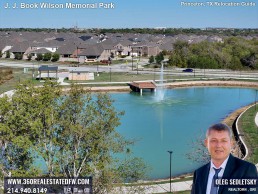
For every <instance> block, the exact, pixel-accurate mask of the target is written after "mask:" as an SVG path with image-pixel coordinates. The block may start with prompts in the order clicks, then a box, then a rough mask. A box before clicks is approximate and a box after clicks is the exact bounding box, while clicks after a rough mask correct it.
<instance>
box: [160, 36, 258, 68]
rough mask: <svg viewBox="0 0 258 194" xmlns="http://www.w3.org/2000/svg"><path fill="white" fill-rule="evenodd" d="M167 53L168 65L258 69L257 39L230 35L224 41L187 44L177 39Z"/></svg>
mask: <svg viewBox="0 0 258 194" xmlns="http://www.w3.org/2000/svg"><path fill="white" fill-rule="evenodd" d="M173 47H174V49H173V51H172V52H171V53H164V51H163V53H164V54H165V55H169V62H168V65H169V66H177V67H188V68H201V69H203V68H205V69H233V70H241V69H258V57H257V56H258V39H255V38H253V39H251V40H246V39H244V38H240V37H230V38H227V39H225V40H224V42H208V41H203V42H200V43H196V44H188V42H185V41H177V42H176V43H174V45H173Z"/></svg>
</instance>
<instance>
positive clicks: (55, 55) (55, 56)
mask: <svg viewBox="0 0 258 194" xmlns="http://www.w3.org/2000/svg"><path fill="white" fill-rule="evenodd" d="M59 58H60V55H59V54H58V53H54V54H53V55H52V59H51V61H52V62H56V61H58V60H59Z"/></svg>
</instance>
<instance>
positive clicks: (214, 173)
mask: <svg viewBox="0 0 258 194" xmlns="http://www.w3.org/2000/svg"><path fill="white" fill-rule="evenodd" d="M205 145H206V147H207V149H208V151H209V153H210V156H211V161H210V162H209V163H208V164H206V165H204V166H202V167H201V168H199V169H197V170H196V171H195V172H194V177H193V185H192V191H191V194H228V193H230V194H238V193H250V194H257V193H258V188H256V186H254V187H252V188H256V191H255V189H254V190H253V191H248V189H246V190H247V191H243V190H245V189H243V190H241V189H239V191H237V189H236V190H232V188H234V187H232V186H222V185H221V186H216V185H215V184H214V181H215V179H217V178H218V177H222V179H223V178H228V179H247V178H252V179H256V180H257V169H256V167H255V165H254V164H251V163H249V162H247V161H244V160H241V159H239V158H236V157H234V156H232V155H231V154H230V151H231V148H232V131H231V129H230V128H229V127H228V126H227V125H225V124H221V123H219V124H215V125H212V126H211V127H210V128H209V129H208V130H207V132H206V139H205ZM237 188H246V186H239V187H237ZM240 190H241V191H240Z"/></svg>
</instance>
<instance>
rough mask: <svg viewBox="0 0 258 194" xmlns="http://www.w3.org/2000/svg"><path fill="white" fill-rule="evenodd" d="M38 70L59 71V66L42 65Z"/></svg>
mask: <svg viewBox="0 0 258 194" xmlns="http://www.w3.org/2000/svg"><path fill="white" fill-rule="evenodd" d="M38 70H39V71H57V70H58V66H48V65H41V66H40V67H39V69H38Z"/></svg>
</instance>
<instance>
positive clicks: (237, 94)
mask: <svg viewBox="0 0 258 194" xmlns="http://www.w3.org/2000/svg"><path fill="white" fill-rule="evenodd" d="M111 96H112V98H113V99H114V100H115V103H114V105H115V107H116V109H117V110H119V111H122V110H123V111H125V115H124V116H123V117H122V118H121V125H120V126H119V127H118V128H117V130H118V131H119V132H120V133H121V134H122V135H124V136H125V137H126V138H133V139H137V140H138V141H137V142H136V143H135V145H134V146H133V148H132V151H133V154H134V156H137V157H142V158H143V159H144V161H145V162H146V164H147V165H148V166H149V167H150V168H151V170H150V172H149V178H150V179H159V178H168V177H169V153H168V152H167V151H169V150H172V151H173V154H172V176H175V175H180V174H183V173H187V172H192V171H193V170H194V169H196V168H197V167H199V166H201V165H202V164H200V163H196V162H193V161H191V160H188V159H187V158H186V154H187V153H188V152H189V150H190V149H191V147H192V144H191V141H192V140H194V139H196V138H197V137H198V136H200V134H204V133H205V130H206V129H207V128H208V127H209V126H210V125H212V124H214V123H217V122H221V121H222V120H223V119H224V118H225V117H226V116H227V115H229V114H230V113H231V112H233V111H235V110H236V109H238V108H240V107H242V106H245V105H248V104H250V103H252V102H254V101H255V98H256V90H255V89H248V88H233V87H230V88H229V87H194V88H181V89H168V90H166V91H165V94H164V99H163V100H160V99H159V98H158V97H157V94H155V93H150V92H144V93H143V95H142V96H141V95H140V94H138V93H133V92H131V93H112V94H111Z"/></svg>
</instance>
